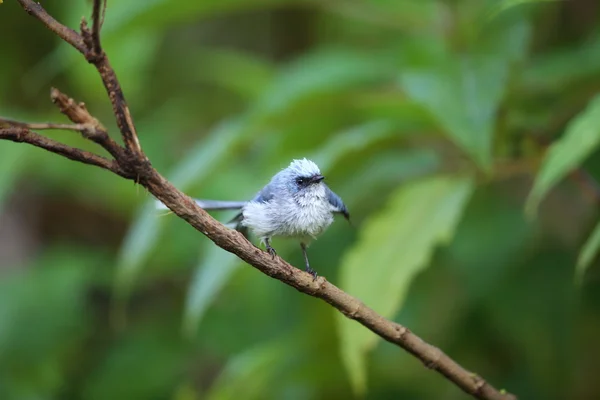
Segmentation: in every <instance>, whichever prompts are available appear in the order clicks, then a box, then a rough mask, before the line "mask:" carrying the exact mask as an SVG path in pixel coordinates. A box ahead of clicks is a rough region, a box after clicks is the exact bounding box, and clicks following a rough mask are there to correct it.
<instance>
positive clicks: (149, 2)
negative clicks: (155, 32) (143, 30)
mask: <svg viewBox="0 0 600 400" xmlns="http://www.w3.org/2000/svg"><path fill="white" fill-rule="evenodd" d="M295 1H296V0H295ZM291 2H292V0H203V1H187V0H146V1H144V2H143V3H141V4H140V3H139V2H138V1H136V0H121V1H119V2H115V3H113V4H110V5H109V7H108V10H107V13H106V17H107V18H106V23H105V29H106V30H107V31H113V30H120V29H126V28H127V27H129V26H131V27H133V28H136V27H139V26H147V27H148V26H149V27H152V28H154V29H156V28H161V27H164V26H169V25H180V24H183V23H186V22H191V21H194V20H198V19H199V18H202V17H207V16H209V15H212V14H215V13H221V12H225V11H229V12H234V11H238V12H239V11H242V10H247V9H254V8H262V7H267V6H274V5H277V4H280V5H281V4H286V3H291Z"/></svg>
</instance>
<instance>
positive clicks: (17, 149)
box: [0, 144, 28, 214]
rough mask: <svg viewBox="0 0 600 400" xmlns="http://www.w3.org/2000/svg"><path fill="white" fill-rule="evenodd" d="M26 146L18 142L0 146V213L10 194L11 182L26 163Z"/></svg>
mask: <svg viewBox="0 0 600 400" xmlns="http://www.w3.org/2000/svg"><path fill="white" fill-rule="evenodd" d="M27 150H28V149H27V147H26V146H23V145H19V144H3V145H2V146H0V171H2V173H1V174H0V214H1V210H2V206H3V204H4V201H5V200H6V198H7V197H8V196H9V195H10V193H9V192H10V190H11V189H12V187H13V182H14V181H15V180H16V178H17V176H18V175H19V173H20V172H21V171H22V170H23V167H24V166H25V165H26V160H25V157H26V152H27Z"/></svg>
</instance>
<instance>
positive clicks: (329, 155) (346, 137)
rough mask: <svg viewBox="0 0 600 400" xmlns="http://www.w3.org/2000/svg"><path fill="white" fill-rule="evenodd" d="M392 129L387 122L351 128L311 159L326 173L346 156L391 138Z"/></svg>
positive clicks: (389, 122) (391, 125) (332, 138)
mask: <svg viewBox="0 0 600 400" xmlns="http://www.w3.org/2000/svg"><path fill="white" fill-rule="evenodd" d="M394 128H395V125H394V123H393V122H392V121H387V120H377V121H371V122H367V123H365V124H362V125H357V126H353V127H351V128H350V129H347V130H345V131H343V132H340V133H338V134H337V135H334V136H332V137H331V139H329V140H328V141H327V142H326V143H325V144H324V145H323V146H321V147H320V148H319V151H318V152H317V153H315V154H314V155H313V156H312V157H311V159H312V160H314V161H315V162H316V163H317V165H319V167H320V168H321V169H322V170H323V171H327V170H329V169H330V168H331V167H332V166H333V165H334V164H335V163H336V162H337V161H338V160H340V159H341V158H343V157H344V156H346V155H347V154H349V153H351V152H353V151H358V150H362V149H364V148H366V147H368V146H370V145H372V144H373V143H377V142H379V141H382V140H385V139H386V138H389V137H391V136H392V135H393V134H394V133H395V129H394Z"/></svg>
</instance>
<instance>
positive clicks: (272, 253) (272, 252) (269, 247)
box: [266, 245, 277, 258]
mask: <svg viewBox="0 0 600 400" xmlns="http://www.w3.org/2000/svg"><path fill="white" fill-rule="evenodd" d="M266 248H267V253H269V254H270V255H271V257H273V258H275V256H276V255H277V252H276V251H275V249H274V248H272V247H271V246H269V245H267V246H266Z"/></svg>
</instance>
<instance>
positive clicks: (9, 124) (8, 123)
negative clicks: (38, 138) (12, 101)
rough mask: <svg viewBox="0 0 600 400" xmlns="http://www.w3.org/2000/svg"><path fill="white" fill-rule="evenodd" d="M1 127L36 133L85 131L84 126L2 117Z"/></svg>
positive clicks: (0, 118) (0, 120)
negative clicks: (54, 130)
mask: <svg viewBox="0 0 600 400" xmlns="http://www.w3.org/2000/svg"><path fill="white" fill-rule="evenodd" d="M0 127H5V128H25V129H32V130H34V131H42V130H46V129H60V130H64V131H76V132H81V131H83V130H84V129H85V127H84V125H83V124H54V123H51V122H39V123H27V122H21V121H15V120H12V119H8V118H3V117H0Z"/></svg>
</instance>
